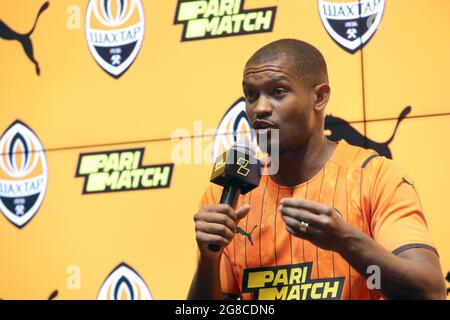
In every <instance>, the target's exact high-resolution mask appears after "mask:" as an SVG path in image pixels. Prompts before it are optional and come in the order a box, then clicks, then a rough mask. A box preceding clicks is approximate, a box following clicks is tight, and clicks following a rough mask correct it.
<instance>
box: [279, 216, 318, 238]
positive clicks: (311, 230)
mask: <svg viewBox="0 0 450 320" xmlns="http://www.w3.org/2000/svg"><path fill="white" fill-rule="evenodd" d="M283 220H284V221H285V223H286V227H289V228H291V230H293V231H294V232H295V233H296V234H299V235H301V236H302V237H303V236H304V235H306V234H307V235H308V236H309V237H317V236H320V235H321V234H322V232H321V231H320V230H319V229H317V228H316V227H315V226H313V225H311V224H309V223H308V227H306V229H305V227H304V226H303V225H302V223H301V222H300V221H298V220H296V219H293V218H291V217H287V216H286V217H285V218H283Z"/></svg>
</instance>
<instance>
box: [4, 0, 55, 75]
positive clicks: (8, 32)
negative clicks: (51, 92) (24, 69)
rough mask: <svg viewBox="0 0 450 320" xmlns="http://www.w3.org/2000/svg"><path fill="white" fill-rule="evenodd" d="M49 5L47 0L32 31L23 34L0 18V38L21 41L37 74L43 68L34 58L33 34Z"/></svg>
mask: <svg viewBox="0 0 450 320" xmlns="http://www.w3.org/2000/svg"><path fill="white" fill-rule="evenodd" d="M48 6H49V3H48V1H47V2H45V3H44V4H43V5H42V6H41V8H40V9H39V12H38V14H37V16H36V20H35V21H34V25H33V27H32V28H31V30H30V32H28V33H25V34H22V33H18V32H16V31H14V30H13V29H11V28H10V27H9V26H8V25H7V24H6V23H4V22H3V20H0V38H3V39H5V40H17V41H19V42H20V44H21V45H22V47H23V50H24V51H25V54H26V55H27V57H28V59H30V60H31V62H33V63H34V65H35V68H36V74H37V75H40V74H41V69H40V68H39V63H38V62H37V61H36V59H35V58H34V53H33V43H32V42H31V38H30V37H31V34H32V33H33V32H34V29H35V28H36V24H37V22H38V19H39V16H40V15H41V14H42V13H43V12H44V11H45V10H47V8H48Z"/></svg>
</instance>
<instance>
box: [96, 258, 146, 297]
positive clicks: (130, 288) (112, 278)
mask: <svg viewBox="0 0 450 320" xmlns="http://www.w3.org/2000/svg"><path fill="white" fill-rule="evenodd" d="M97 300H152V294H151V293H150V290H149V289H148V287H147V285H146V284H145V282H144V280H143V279H142V278H141V276H140V275H139V274H138V273H137V272H136V271H134V270H133V269H132V268H131V267H129V266H128V265H127V264H125V263H121V264H120V265H119V266H117V267H116V268H115V269H114V270H113V271H112V272H111V273H110V274H109V276H108V277H107V278H106V280H105V282H104V283H103V284H102V286H101V288H100V291H99V293H98V297H97Z"/></svg>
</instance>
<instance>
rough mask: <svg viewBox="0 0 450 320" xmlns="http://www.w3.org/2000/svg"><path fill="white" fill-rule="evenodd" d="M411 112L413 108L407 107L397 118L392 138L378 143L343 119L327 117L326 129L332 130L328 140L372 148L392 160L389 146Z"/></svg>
mask: <svg viewBox="0 0 450 320" xmlns="http://www.w3.org/2000/svg"><path fill="white" fill-rule="evenodd" d="M410 112H411V107H410V106H407V107H405V108H404V109H403V110H402V112H401V113H400V115H399V116H398V118H397V124H396V125H395V128H394V132H393V133H392V135H391V137H390V138H389V139H388V140H387V141H385V142H376V141H373V140H371V139H369V138H367V137H366V136H364V135H362V134H361V133H359V132H358V130H356V129H355V128H353V127H352V126H351V125H350V123H348V122H347V121H345V120H344V119H342V118H338V117H335V116H333V115H331V114H330V115H327V116H325V129H326V130H330V131H331V134H330V135H329V136H328V139H330V140H332V141H338V140H341V139H343V140H345V141H347V142H348V143H349V144H352V145H355V146H360V147H362V148H370V149H372V150H375V151H376V152H378V154H380V155H382V156H385V157H386V158H389V159H392V153H391V150H390V149H389V144H390V143H391V142H392V140H394V137H395V134H396V132H397V129H398V126H399V124H400V122H402V120H403V119H405V118H406V116H407V115H408V114H409V113H410Z"/></svg>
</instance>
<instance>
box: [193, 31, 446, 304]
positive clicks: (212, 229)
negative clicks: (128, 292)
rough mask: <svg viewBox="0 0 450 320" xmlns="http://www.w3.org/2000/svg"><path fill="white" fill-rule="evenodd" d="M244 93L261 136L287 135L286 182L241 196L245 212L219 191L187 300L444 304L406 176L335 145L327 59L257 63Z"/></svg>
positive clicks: (285, 43) (366, 153)
mask: <svg viewBox="0 0 450 320" xmlns="http://www.w3.org/2000/svg"><path fill="white" fill-rule="evenodd" d="M243 90H244V94H245V99H246V112H247V115H248V118H249V120H250V123H252V126H253V128H254V129H255V130H256V131H262V130H269V131H270V130H275V129H278V130H279V142H278V147H279V171H278V172H277V173H276V174H274V175H272V176H263V177H262V179H261V183H260V185H259V187H258V188H256V189H254V190H253V191H251V192H250V193H248V194H247V195H245V196H240V198H239V201H238V205H237V209H236V210H234V209H232V208H231V207H229V206H227V205H223V204H218V202H219V199H220V194H221V191H222V190H221V189H222V188H221V187H218V186H214V185H211V186H210V187H209V188H208V189H207V190H206V192H205V194H204V196H203V198H202V203H201V209H200V211H199V212H198V213H197V214H196V215H195V217H194V220H195V230H196V240H197V244H198V247H199V257H198V268H197V271H196V274H195V276H194V279H193V281H192V284H191V288H190V291H189V294H188V298H189V299H223V298H237V297H241V298H242V299H379V298H386V299H410V298H411V299H445V298H446V294H445V282H444V279H443V275H442V271H441V267H440V263H439V257H438V254H437V251H436V249H435V248H434V245H433V243H432V241H431V238H430V235H429V232H428V230H427V226H426V222H425V217H424V215H423V212H422V208H421V205H420V200H419V196H418V194H417V193H416V190H415V188H414V185H413V183H412V182H411V180H410V179H409V178H408V176H407V175H406V174H405V172H404V170H403V169H402V168H401V167H399V166H398V165H397V164H396V163H395V162H393V161H391V160H389V159H386V158H384V157H381V156H378V155H377V154H376V153H375V152H373V151H370V150H365V149H362V148H359V147H355V146H351V145H349V144H346V143H345V142H339V143H333V142H330V141H328V140H327V139H326V137H325V135H324V112H325V106H326V104H327V102H328V99H329V96H330V86H329V84H328V76H327V68H326V64H325V61H324V59H323V56H322V55H321V53H320V52H319V51H318V50H317V49H316V48H314V47H313V46H311V45H310V44H308V43H305V42H303V41H299V40H293V39H284V40H279V41H276V42H273V43H270V44H268V45H266V46H264V47H263V48H261V49H260V50H258V51H257V52H256V53H255V54H254V55H253V56H252V57H251V58H250V60H249V61H248V62H247V64H246V66H245V69H244V78H243ZM273 143H274V142H273ZM236 231H239V232H238V233H237V232H236ZM210 244H217V245H220V246H221V250H220V251H219V252H213V251H211V250H209V249H208V246H209V245H210ZM368 271H369V272H368ZM371 275H373V279H372V282H371V281H368V280H369V279H368V278H370V277H371ZM377 277H378V278H377ZM366 279H367V280H366ZM377 279H378V280H377Z"/></svg>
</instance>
